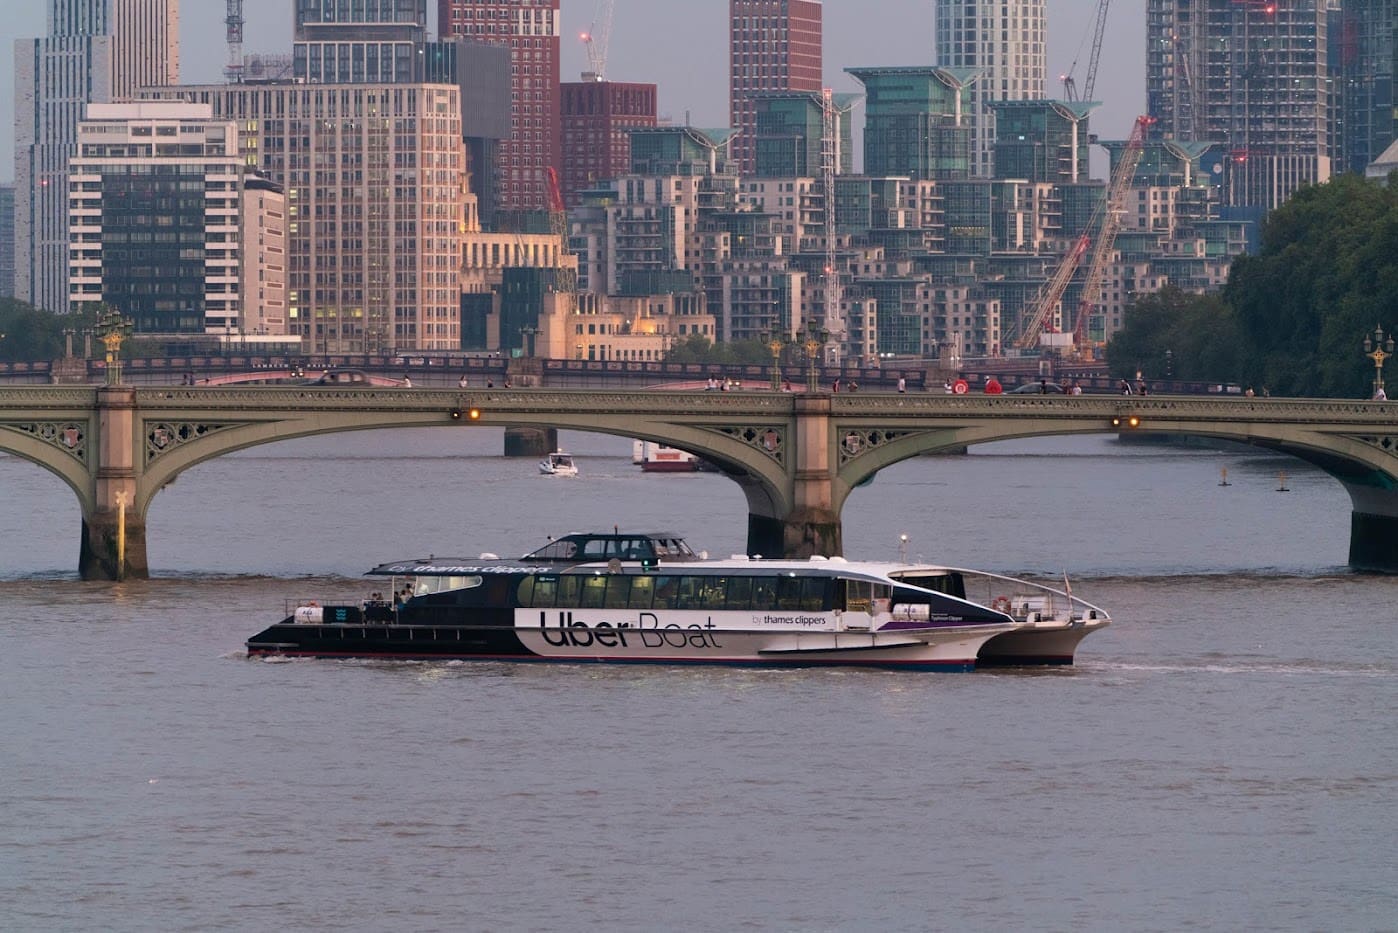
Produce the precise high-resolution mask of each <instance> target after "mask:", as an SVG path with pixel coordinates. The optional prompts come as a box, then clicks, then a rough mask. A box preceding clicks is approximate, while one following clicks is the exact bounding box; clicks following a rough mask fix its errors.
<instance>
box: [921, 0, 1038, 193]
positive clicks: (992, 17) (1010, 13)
mask: <svg viewBox="0 0 1398 933" xmlns="http://www.w3.org/2000/svg"><path fill="white" fill-rule="evenodd" d="M1044 8H1045V0H1008V2H1007V0H938V2H937V4H936V55H937V64H938V65H940V66H942V67H943V68H949V69H959V70H974V71H978V72H979V73H980V74H979V76H978V77H977V78H976V80H975V81H974V83H972V84H971V85H970V95H971V96H970V107H969V110H968V115H969V117H970V128H971V171H972V174H974V175H978V176H982V177H987V178H988V177H990V174H991V172H992V171H993V169H994V162H995V151H994V145H995V114H994V113H993V112H991V110H990V108H989V107H988V106H987V105H988V104H989V103H990V102H991V101H997V100H1038V99H1040V98H1042V97H1043V96H1044V80H1045V71H1046V69H1047V67H1048V66H1047V58H1046V55H1047V52H1046V43H1047V37H1046V31H1045V25H1044V20H1045V13H1044Z"/></svg>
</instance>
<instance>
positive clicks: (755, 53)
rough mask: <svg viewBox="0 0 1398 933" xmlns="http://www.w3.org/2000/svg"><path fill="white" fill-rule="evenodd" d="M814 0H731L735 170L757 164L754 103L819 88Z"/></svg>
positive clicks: (819, 11) (817, 5)
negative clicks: (761, 98) (758, 98)
mask: <svg viewBox="0 0 1398 933" xmlns="http://www.w3.org/2000/svg"><path fill="white" fill-rule="evenodd" d="M822 15H823V9H822V7H821V4H820V3H819V2H818V0H729V3H728V113H729V117H728V119H729V126H730V127H731V128H733V129H734V130H735V131H736V132H737V136H736V137H735V139H734V141H733V160H734V163H735V164H736V166H737V169H738V172H739V174H742V175H751V174H752V173H753V171H754V170H755V169H756V167H757V150H756V144H755V140H756V138H757V134H756V126H757V104H756V102H755V100H754V98H755V97H756V96H757V95H759V94H764V93H771V92H787V91H799V92H805V93H808V94H819V93H820V92H821V90H822V87H823V85H822V75H823V71H822V37H821V30H822V25H821V19H822Z"/></svg>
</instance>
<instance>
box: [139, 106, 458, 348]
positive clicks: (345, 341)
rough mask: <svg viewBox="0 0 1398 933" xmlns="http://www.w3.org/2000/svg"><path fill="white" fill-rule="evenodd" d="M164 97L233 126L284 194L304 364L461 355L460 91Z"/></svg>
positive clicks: (252, 161) (291, 303) (292, 298)
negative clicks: (337, 357)
mask: <svg viewBox="0 0 1398 933" xmlns="http://www.w3.org/2000/svg"><path fill="white" fill-rule="evenodd" d="M165 93H166V94H167V95H168V94H177V95H179V96H180V97H182V98H184V99H187V100H192V101H195V102H198V103H207V104H211V105H212V106H213V112H214V116H216V117H218V118H221V119H226V120H232V121H234V122H235V123H236V124H237V125H238V129H239V132H240V134H241V139H240V147H241V148H240V153H241V156H242V161H243V162H244V164H246V165H248V166H249V167H256V168H259V169H261V170H262V171H264V172H265V173H266V174H267V175H268V176H269V177H271V178H272V179H274V180H276V181H277V182H278V183H280V184H281V185H283V186H284V187H285V189H286V211H287V230H288V235H287V252H288V255H289V262H288V267H289V268H288V272H287V288H288V292H287V322H288V328H289V330H290V331H291V332H292V333H294V334H299V335H300V336H301V338H302V340H303V341H304V345H305V346H306V347H307V349H308V350H311V351H313V352H330V353H344V352H371V353H379V352H389V351H392V350H396V349H410V350H454V349H459V348H460V346H461V333H460V306H461V227H462V224H463V222H464V213H463V202H464V198H465V194H464V192H463V190H462V183H463V179H464V177H465V155H464V145H463V143H462V136H461V96H460V91H459V90H458V89H457V87H456V86H455V85H447V84H292V83H284V84H232V85H210V86H183V87H179V88H169V89H166V91H165ZM329 114H334V115H335V117H336V118H335V119H327V115H329Z"/></svg>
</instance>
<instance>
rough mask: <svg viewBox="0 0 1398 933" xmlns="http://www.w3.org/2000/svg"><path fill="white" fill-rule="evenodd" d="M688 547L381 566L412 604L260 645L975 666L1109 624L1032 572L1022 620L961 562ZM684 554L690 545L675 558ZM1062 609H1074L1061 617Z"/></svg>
mask: <svg viewBox="0 0 1398 933" xmlns="http://www.w3.org/2000/svg"><path fill="white" fill-rule="evenodd" d="M657 541H661V542H664V543H663V544H662V545H661V546H660V547H656V542H657ZM679 544H680V546H679V547H676V546H675V539H673V538H666V537H664V536H661V535H650V536H646V535H639V536H628V535H620V534H617V535H570V536H565V537H564V538H562V539H559V540H558V541H555V542H552V543H551V544H549V545H548V546H546V547H545V548H541V549H540V550H539V551H536V552H534V553H533V554H530V555H526V556H525V557H522V558H518V559H515V560H500V559H498V558H495V557H494V556H493V555H482V557H481V558H478V559H461V558H437V557H429V558H425V559H419V560H408V561H396V562H392V563H387V564H381V565H379V566H378V567H375V568H374V569H373V570H371V571H369V574H370V575H371V576H377V577H385V578H389V579H390V580H391V581H392V584H391V586H392V591H393V592H396V593H399V594H400V597H401V598H399V599H395V600H394V601H392V602H391V603H390V602H389V601H387V600H382V601H373V602H370V603H366V604H365V605H362V606H356V605H327V606H318V605H309V604H307V605H297V606H294V607H289V610H290V611H289V613H288V615H287V616H286V617H285V618H284V619H282V621H280V622H278V623H276V624H275V625H272V626H271V627H269V628H267V629H266V630H264V631H262V632H259V633H258V634H257V635H254V636H253V637H252V638H250V639H248V642H247V650H248V654H249V656H252V657H259V656H286V657H321V658H347V657H352V658H401V659H460V660H483V661H556V662H621V663H658V664H679V663H699V664H729V665H746V666H816V665H855V666H867V667H882V668H903V669H919V670H951V671H965V670H972V669H973V668H974V667H975V666H976V662H977V658H978V657H980V656H982V654H983V651H984V649H985V648H986V647H987V645H989V644H991V643H992V642H994V641H995V640H996V639H999V638H1005V637H1006V636H1010V635H1014V634H1018V633H1021V632H1035V633H1041V634H1047V633H1049V632H1050V631H1052V632H1053V633H1054V634H1055V635H1057V634H1059V630H1060V629H1061V628H1065V627H1066V628H1069V629H1071V628H1073V627H1074V626H1076V627H1077V628H1080V629H1085V630H1084V631H1083V632H1082V634H1086V630H1087V626H1088V623H1089V621H1091V622H1092V623H1093V625H1094V627H1100V626H1101V625H1105V624H1106V621H1107V620H1106V614H1105V613H1103V612H1101V610H1099V609H1097V608H1096V607H1093V606H1089V605H1088V604H1086V603H1083V602H1082V601H1081V600H1077V599H1076V598H1074V597H1071V596H1068V595H1066V594H1059V595H1060V596H1061V597H1062V599H1061V600H1059V601H1056V602H1055V601H1053V600H1051V598H1050V597H1049V596H1048V595H1047V594H1048V593H1051V592H1053V591H1049V590H1047V588H1045V587H1040V586H1038V585H1037V584H1030V583H1026V582H1024V581H1014V582H1015V583H1016V585H1017V586H1018V587H1019V588H1020V590H1024V589H1028V590H1030V591H1033V592H1036V593H1037V595H1036V596H1032V597H1030V596H1025V597H1021V599H1022V600H1029V599H1038V600H1040V602H1039V603H1037V604H1031V603H1029V602H1027V601H1025V602H1023V603H1022V605H1024V606H1025V607H1028V606H1029V605H1039V606H1041V607H1042V609H1041V610H1028V611H1026V612H1025V613H1023V617H1022V618H1021V617H1016V616H1015V615H1014V605H1013V604H1009V605H1006V606H1004V607H1003V609H1005V610H1007V611H1002V607H1001V606H1000V605H999V604H996V605H992V606H987V605H981V604H979V603H977V602H974V601H972V600H970V599H968V598H966V595H965V592H964V577H963V576H962V574H963V573H964V572H962V571H954V570H948V569H946V568H900V567H897V566H895V565H888V564H873V563H857V562H850V561H845V560H843V559H841V558H830V559H828V560H827V559H819V558H816V559H812V560H809V561H767V560H753V559H748V558H745V557H739V558H733V559H729V560H724V561H709V560H702V559H700V558H702V555H696V554H694V553H693V552H692V551H690V550H689V549H688V547H687V546H683V545H682V542H680V543H679ZM671 548H674V550H676V551H678V552H679V553H678V554H666V553H662V551H668V550H670V549H671ZM900 571H902V572H904V573H905V575H906V576H907V578H900V577H899V576H897V575H896V574H897V573H898V572H900ZM999 579H1000V580H1003V581H1009V580H1010V578H1005V577H1002V578H999ZM405 591H406V592H405ZM1007 598H1008V597H1007ZM1051 605H1052V606H1053V611H1054V612H1056V613H1065V612H1066V619H1063V620H1060V621H1056V622H1053V623H1050V622H1049V618H1048V616H1047V615H1046V614H1047V613H1048V611H1049V607H1050V606H1051ZM1036 612H1037V613H1039V614H1038V615H1036V614H1035V613H1036ZM1041 627H1042V632H1041ZM1078 638H1079V639H1080V638H1081V635H1079V636H1078ZM1026 644H1028V645H1031V646H1032V645H1033V644H1036V642H1034V641H1033V640H1032V639H1031V640H1030V641H1028V642H1027V643H1026ZM1072 644H1076V640H1073V641H1072ZM1060 650H1061V646H1060V645H1058V643H1056V642H1055V643H1054V644H1053V645H1051V646H1050V648H1049V650H1048V651H1047V652H1040V651H1036V650H1029V649H1026V648H1025V647H1024V646H1022V645H1019V644H1018V643H1014V642H1011V643H1009V645H1008V647H1007V648H1006V649H1005V650H1003V651H998V652H993V653H994V655H995V657H996V658H998V659H1000V660H1001V663H1025V662H1023V661H1013V660H1010V659H1014V658H1024V659H1030V658H1035V657H1041V656H1042V657H1049V656H1052V657H1054V658H1059V657H1060V655H1059V654H1058V652H1059V651H1060ZM1068 660H1071V649H1070V650H1069V653H1068ZM1059 663H1061V661H1060V662H1059Z"/></svg>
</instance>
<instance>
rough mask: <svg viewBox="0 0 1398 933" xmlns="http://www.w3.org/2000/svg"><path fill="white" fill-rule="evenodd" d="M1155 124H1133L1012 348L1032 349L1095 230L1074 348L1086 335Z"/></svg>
mask: <svg viewBox="0 0 1398 933" xmlns="http://www.w3.org/2000/svg"><path fill="white" fill-rule="evenodd" d="M1153 122H1155V121H1154V118H1152V117H1147V116H1143V117H1137V118H1136V124H1135V126H1134V127H1133V128H1132V130H1131V136H1130V138H1129V139H1128V140H1127V141H1126V149H1125V150H1124V151H1123V152H1122V156H1121V158H1120V159H1119V160H1118V161H1117V164H1116V168H1115V169H1113V170H1112V177H1111V179H1110V180H1109V181H1108V182H1107V190H1106V191H1105V192H1103V194H1102V200H1101V201H1099V202H1098V203H1097V206H1096V207H1095V208H1093V211H1092V216H1091V217H1089V218H1088V221H1087V226H1086V228H1085V232H1084V233H1083V235H1082V236H1080V237H1078V239H1077V240H1076V241H1075V242H1074V243H1073V245H1072V247H1070V248H1069V250H1068V252H1067V254H1066V255H1064V257H1063V261H1062V262H1061V263H1060V264H1059V267H1058V271H1057V272H1055V273H1054V276H1053V278H1052V279H1050V280H1049V282H1048V284H1046V285H1045V286H1044V288H1043V290H1042V291H1041V292H1040V293H1039V298H1038V301H1037V303H1036V304H1035V305H1034V310H1033V312H1032V313H1030V315H1029V316H1028V318H1027V319H1026V320H1025V322H1024V328H1023V329H1022V330H1021V331H1020V332H1019V335H1018V336H1017V337H1016V338H1015V341H1014V343H1013V346H1014V347H1015V348H1016V349H1019V350H1027V349H1029V348H1030V347H1032V346H1034V344H1035V343H1037V342H1038V340H1039V334H1040V333H1041V332H1042V331H1043V329H1044V324H1045V323H1047V322H1048V319H1049V316H1050V315H1051V314H1052V313H1053V309H1054V306H1055V305H1057V304H1058V302H1059V301H1060V300H1062V298H1063V292H1064V291H1066V290H1067V288H1068V283H1069V282H1070V281H1071V280H1072V278H1073V274H1074V273H1075V272H1077V270H1078V266H1079V265H1081V263H1082V260H1083V257H1084V256H1086V255H1087V254H1088V247H1089V246H1091V245H1092V239H1091V235H1092V231H1093V230H1094V229H1098V225H1099V224H1100V225H1101V226H1100V231H1099V232H1098V234H1097V243H1096V248H1095V249H1093V250H1092V258H1091V260H1090V261H1089V264H1088V270H1087V276H1086V280H1085V281H1084V282H1083V286H1082V296H1083V297H1082V300H1081V301H1079V303H1078V312H1077V318H1076V319H1075V320H1074V322H1073V340H1074V344H1075V345H1080V343H1081V340H1082V338H1083V337H1084V336H1085V334H1086V327H1087V318H1088V316H1089V315H1090V313H1091V310H1092V307H1093V306H1094V305H1095V302H1094V301H1093V300H1092V297H1091V296H1092V293H1093V290H1094V289H1097V288H1100V287H1101V280H1102V273H1103V272H1105V271H1106V268H1107V257H1108V256H1109V255H1110V254H1111V251H1112V245H1113V244H1114V243H1115V242H1116V235H1117V231H1118V230H1120V229H1121V213H1122V202H1123V201H1124V199H1125V197H1126V189H1127V188H1129V187H1130V186H1131V179H1132V177H1133V176H1134V175H1135V173H1136V166H1137V165H1139V164H1140V161H1141V151H1142V149H1143V147H1144V145H1145V138H1146V127H1148V126H1150V124H1151V123H1153Z"/></svg>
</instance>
